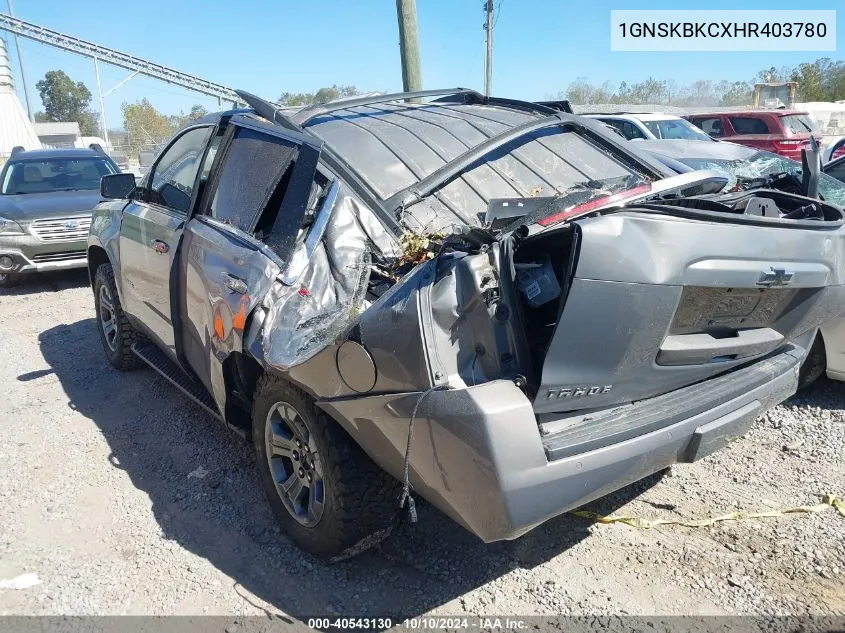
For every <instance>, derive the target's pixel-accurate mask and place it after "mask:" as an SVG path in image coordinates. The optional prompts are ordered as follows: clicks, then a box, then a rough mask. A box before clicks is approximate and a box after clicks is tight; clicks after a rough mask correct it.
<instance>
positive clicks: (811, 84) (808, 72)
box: [35, 57, 845, 150]
mask: <svg viewBox="0 0 845 633" xmlns="http://www.w3.org/2000/svg"><path fill="white" fill-rule="evenodd" d="M782 81H794V82H796V83H797V84H798V85H797V89H796V93H797V96H796V98H797V100H798V101H801V102H803V101H838V100H841V99H845V62H843V61H833V60H831V59H829V58H827V57H823V58H820V59H817V60H816V61H814V62H812V63H804V64H799V65H797V66H794V67H788V66H785V67H782V68H775V67H771V68H766V69H763V70H761V71H760V72H759V73H757V76H756V77H755V78H754V79H753V80H751V81H725V80H723V81H710V80H701V79H700V80H698V81H694V82H692V83H690V84H686V85H679V84H678V83H677V82H675V81H674V80H658V79H655V78H653V77H649V78H648V79H646V80H645V81H640V82H635V83H631V84H628V83H627V82H624V81H623V82H622V83H620V84H619V85H612V84H611V83H610V82H604V83H603V84H599V85H596V84H593V83H591V82H590V81H588V80H587V78H586V77H578V78H577V79H575V81H573V82H572V83H570V84H569V86H568V87H567V88H566V90H564V91H561V92H559V93H557V95H556V98H558V99H568V100H569V101H570V102H571V103H573V104H577V105H592V104H599V103H608V104H617V103H618V104H655V105H673V106H744V105H750V104H751V101H752V94H753V89H754V83H755V82H782ZM36 88H37V89H38V93H39V94H40V96H41V101H42V102H43V104H44V110H43V111H40V112H37V113H36V114H35V119H36V120H37V121H77V122H78V123H79V128H80V131H81V133H82V135H83V136H103V132H102V130H100V126H99V113H98V112H95V111H93V110H92V109H91V91H90V90H89V89H88V88H87V87H86V86H85V84H84V83H82V82H81V81H76V82H75V81H73V80H72V79H71V78H70V77H69V76H68V75H67V74H66V73H65V72H64V71H62V70H51V71H49V72H48V73H47V74H46V75H44V78H43V79H42V80H41V81H39V82H38V83H37V84H36ZM358 94H361V93H360V92H359V91H358V89H357V88H356V87H355V86H340V85H337V84H333V85H331V86H328V87H324V88H320V89H319V90H317V91H315V92H283V93H282V94H281V95H280V96H279V98H278V100H277V102H278V103H279V105H282V106H289V107H294V106H305V105H310V104H314V103H325V102H328V101H333V100H335V99H341V98H344V97H352V96H355V95H358ZM121 111H122V113H123V127H124V129H125V130H126V144H128V145H129V146H130V147H131V148H132V149H134V150H139V149H143V148H144V147H152V146H156V145H158V144H160V143H162V142H163V141H164V140H165V139H167V138H168V137H170V136H171V135H172V134H173V132H174V131H175V130H176V129H177V128H179V127H180V126H181V125H183V124H184V123H186V122H188V121H192V120H195V119H198V118H200V117H202V116H205V115H206V114H207V111H206V109H205V108H204V107H202V106H201V105H195V106H193V107H192V108H191V109H190V111H189V112H187V113H186V112H180V113H179V114H175V115H166V114H162V113H161V112H159V111H158V110H157V109H156V108H155V107H154V106H153V105H152V104H151V103H150V102H149V100H147V99H141V100H140V101H136V102H134V103H127V102H124V103H123V104H122V106H121Z"/></svg>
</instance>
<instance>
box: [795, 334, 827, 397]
mask: <svg viewBox="0 0 845 633" xmlns="http://www.w3.org/2000/svg"><path fill="white" fill-rule="evenodd" d="M826 369H827V353H826V352H825V349H824V340H823V339H822V335H821V333H819V334H816V339H815V340H814V341H813V346H812V347H811V348H810V352H809V354H807V358H805V359H804V362H803V363H801V369H800V371H799V372H798V391H803V390H804V389H806V388H807V387H809V386H810V385H812V384H813V383H814V382H816V380H818V379H819V377H820V376H821V375H822V374H823V373H824V372H825V370H826Z"/></svg>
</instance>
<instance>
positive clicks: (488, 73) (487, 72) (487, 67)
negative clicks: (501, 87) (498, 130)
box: [484, 0, 493, 97]
mask: <svg viewBox="0 0 845 633" xmlns="http://www.w3.org/2000/svg"><path fill="white" fill-rule="evenodd" d="M484 11H485V12H486V13H487V22H485V24H484V30H485V31H487V59H486V61H485V64H484V96H485V97H489V96H490V89H491V88H492V86H493V0H485V2H484Z"/></svg>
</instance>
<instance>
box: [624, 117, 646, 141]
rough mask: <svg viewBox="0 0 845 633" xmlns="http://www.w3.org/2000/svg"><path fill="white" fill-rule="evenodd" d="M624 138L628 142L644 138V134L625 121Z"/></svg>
mask: <svg viewBox="0 0 845 633" xmlns="http://www.w3.org/2000/svg"><path fill="white" fill-rule="evenodd" d="M625 137H626V138H627V139H628V140H631V139H635V138H645V134H643V131H642V130H641V129H640V128H638V127H637V126H636V125H634V124H633V123H631V122H630V121H625Z"/></svg>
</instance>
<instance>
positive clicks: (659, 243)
mask: <svg viewBox="0 0 845 633" xmlns="http://www.w3.org/2000/svg"><path fill="white" fill-rule="evenodd" d="M240 96H241V98H242V99H243V100H244V101H245V102H246V103H248V104H249V106H250V107H249V108H245V109H238V110H231V111H227V112H222V113H218V114H213V115H209V116H207V117H204V118H202V119H200V120H198V121H194V122H192V123H190V124H188V125H186V126H185V127H183V128H182V129H181V130H180V131H179V132H177V133H176V135H175V136H174V138H173V139H172V140H171V141H170V142H169V143H168V144H167V145H166V147H165V148H164V149H163V151H162V152H161V153H160V154H159V155H158V156H157V157H156V158H155V160H154V161H153V162H152V164H151V165H150V168H149V170H148V171H147V172H146V173H145V175H144V176H143V178H141V179H140V180H136V178H135V176H134V175H132V174H121V173H111V172H110V173H108V174H103V175H102V179H101V181H100V195H101V197H102V198H103V201H102V202H100V204H98V205H97V206H96V208H95V209H94V211H93V216H92V220H91V228H90V232H89V233H88V238H87V253H86V254H87V257H86V258H85V260H84V261H86V262H87V266H88V269H89V273H90V279H91V284H92V291H93V295H94V305H95V314H96V323H97V329H98V333H99V337H100V340H101V343H102V348H103V351H104V354H105V356H106V359H107V360H108V362H109V363H111V365H113V366H114V367H115V368H117V369H120V370H130V369H133V368H135V367H137V366H138V365H139V364H146V365H149V366H150V367H152V368H153V369H155V370H156V371H158V372H160V373H161V374H162V375H163V376H165V377H166V378H167V379H168V380H169V381H170V382H172V383H173V384H174V385H175V386H176V387H178V388H179V389H180V390H182V391H183V392H184V393H186V394H187V395H189V396H190V397H191V398H192V399H193V400H194V401H195V402H197V403H198V404H199V405H200V406H202V407H204V408H205V409H206V410H207V411H209V412H210V413H211V414H212V415H213V416H214V417H216V418H218V419H219V420H221V421H222V422H223V423H224V424H225V425H226V427H227V428H229V429H230V430H232V431H233V432H235V433H236V434H238V435H241V436H243V437H244V438H246V439H248V440H249V441H251V442H252V443H253V445H254V447H255V450H256V455H257V465H258V469H259V471H260V474H261V482H262V485H263V487H264V490H265V493H266V496H267V499H268V501H269V503H270V505H271V507H272V509H273V511H274V513H275V515H276V517H277V518H278V520H279V522H280V524H281V526H282V527H283V528H284V530H285V531H286V532H287V534H288V535H289V537H290V538H291V539H292V540H293V541H294V542H295V543H296V544H297V545H299V546H300V547H301V548H302V549H303V550H305V551H307V552H310V553H312V554H315V555H317V556H320V557H324V558H328V559H337V558H342V557H345V556H349V555H351V554H354V553H357V552H359V551H362V550H363V549H365V548H366V547H367V546H369V545H371V544H373V543H375V542H377V541H378V540H379V539H380V538H382V537H383V536H384V535H385V534H386V533H387V532H388V531H389V530H390V528H391V527H392V526H393V525H394V524H395V522H396V521H397V520H398V519H399V518H400V517H402V516H403V515H405V514H406V513H407V514H409V515H411V516H413V514H414V505H413V496H414V495H419V496H421V497H423V498H425V499H426V500H428V501H429V502H430V503H431V504H433V505H434V506H436V507H437V508H439V509H440V510H441V511H443V512H444V513H445V514H447V515H448V516H450V517H452V518H453V519H454V520H455V521H457V522H458V523H460V524H461V525H463V526H464V527H465V528H466V529H468V530H469V531H471V532H472V533H474V534H475V535H477V536H478V537H479V538H481V539H483V540H485V541H495V540H500V539H512V538H516V537H518V536H520V535H521V534H524V533H525V532H527V531H528V530H530V529H532V528H534V527H535V526H537V525H539V524H540V523H542V522H543V521H545V520H547V519H549V518H551V517H553V516H555V515H558V514H560V513H562V512H565V511H567V510H569V509H572V508H575V507H578V506H581V505H583V504H585V503H587V502H589V501H591V500H593V499H595V498H598V497H600V496H603V495H605V494H607V493H608V492H610V491H613V490H615V489H618V488H620V487H622V486H625V485H627V484H629V483H631V482H633V481H636V480H638V479H640V478H642V477H645V476H647V475H649V474H651V473H655V472H658V471H660V470H662V469H664V468H666V467H667V466H669V465H671V464H673V463H676V462H690V461H694V460H697V459H700V458H701V457H703V456H705V455H708V454H710V453H711V452H713V451H715V450H718V449H719V448H721V447H722V446H724V445H725V444H726V443H727V442H729V441H730V440H732V439H733V438H736V437H738V436H740V435H742V434H743V433H745V432H746V431H747V429H748V428H749V427H750V425H751V424H752V423H753V421H754V420H755V419H756V418H757V417H759V416H760V415H761V414H762V413H764V412H765V411H766V410H767V409H768V408H770V407H772V406H774V405H775V404H777V403H779V402H781V401H782V400H784V399H785V398H788V397H789V396H790V395H792V394H793V393H794V392H795V390H796V388H797V387H798V385H799V380H804V378H803V376H804V375H805V374H806V371H807V370H804V373H803V374H802V363H803V364H804V366H805V367H806V366H807V360H806V359H807V358H808V354H810V353H811V351H810V350H811V348H813V346H814V342H815V341H816V340H817V339H816V332H817V331H818V328H819V326H822V325H823V324H825V323H827V322H829V321H830V320H831V319H832V318H834V317H835V316H837V315H838V314H839V313H840V312H841V311H842V305H843V299H845V270H842V269H841V262H842V261H843V258H845V227H843V224H845V212H843V209H842V207H841V206H840V205H841V203H840V202H839V199H838V198H835V196H834V195H832V194H829V193H828V190H827V189H825V188H824V187H831V186H833V185H831V183H830V182H828V180H827V179H826V178H823V177H822V176H821V175H820V174H819V164H818V162H817V161H816V162H813V161H812V160H811V159H813V158H816V159H817V157H818V154H817V153H815V152H809V153H805V154H802V158H803V159H804V161H805V165H804V167H803V169H802V170H801V171H800V173H799V172H798V171H796V168H794V167H793V166H792V165H791V164H790V166H789V167H788V168H784V173H781V172H780V171H778V169H774V170H773V171H772V172H768V171H767V172H765V173H761V174H759V175H753V176H752V175H746V174H745V173H744V172H740V171H739V170H734V172H731V170H730V169H726V168H725V165H724V164H721V163H719V164H717V161H718V160H720V159H718V158H715V157H712V156H711V155H709V154H706V155H705V156H704V158H705V159H706V160H710V161H711V162H712V163H713V164H712V165H710V164H709V163H708V164H705V165H701V166H697V167H691V166H690V165H686V164H685V163H684V162H683V161H684V160H688V162H689V161H692V158H691V157H688V156H685V155H682V154H680V153H676V155H675V156H670V155H669V154H671V152H667V151H664V150H654V148H653V147H652V146H651V145H650V144H654V147H657V146H658V145H657V144H665V143H673V142H674V143H684V142H689V143H697V144H699V146H702V147H703V146H708V147H709V146H718V147H721V146H726V147H735V146H731V145H729V144H727V143H715V142H713V141H712V139H709V138H702V140H693V141H671V140H646V141H637V142H628V141H626V140H625V138H623V137H622V136H620V134H619V133H618V132H620V131H622V130H623V129H627V128H626V127H624V126H617V125H614V124H613V123H612V122H607V121H597V120H595V119H594V118H590V117H580V116H575V115H572V114H569V113H567V112H565V111H562V110H563V109H562V108H555V107H550V106H549V105H542V104H536V103H530V102H525V101H519V100H510V99H495V98H487V97H484V96H482V95H480V94H478V93H476V92H474V91H472V90H465V89H454V90H442V91H426V92H420V93H403V94H392V95H375V96H368V97H361V98H353V99H347V100H343V101H338V102H333V103H329V104H321V105H314V106H307V107H304V108H301V109H286V110H279V109H277V108H276V107H274V106H273V105H272V104H270V103H268V102H266V101H264V100H262V99H260V98H258V97H255V96H254V95H251V94H248V93H240ZM638 116H640V115H638ZM678 121H681V122H680V123H679V122H678ZM640 123H641V124H642V125H643V126H644V128H645V129H647V130H648V131H649V133H650V134H651V136H653V137H655V138H658V139H663V138H674V137H673V135H675V134H679V135H682V134H691V135H692V136H693V137H696V136H699V137H703V136H704V135H703V133H699V132H696V131H695V129H694V128H692V126H690V125H689V123H687V122H685V121H683V120H682V119H672V118H663V119H661V118H659V117H658V118H652V119H650V120H649V119H648V117H645V118H644V119H643V120H642V121H640ZM650 124H651V125H650ZM632 125H633V124H632ZM608 126H611V127H608ZM611 128H612V129H611ZM683 138H686V137H683ZM660 147H663V146H662V145H661V146H660ZM749 151H751V150H749ZM751 158H752V157H747V158H742V159H736V160H737V161H739V162H743V161H745V162H754V161H753V160H751ZM775 158H776V159H777V160H781V161H783V159H782V158H779V157H775ZM727 160H728V162H729V163H730V160H732V159H727ZM796 165H797V163H796ZM115 171H116V170H115ZM50 173H52V172H50ZM41 175H42V179H43V178H44V177H45V176H44V174H43V173H42V174H41ZM3 178H4V180H3V182H4V183H5V182H6V180H5V178H6V176H5V175H4V176H3ZM32 179H35V176H32ZM837 186H839V185H837ZM840 188H841V187H840ZM10 191H12V192H16V191H18V190H17V189H15V188H14V187H12V189H11V190H10ZM10 195H12V196H15V195H18V196H20V197H24V196H27V195H37V194H35V193H34V192H30V193H12V194H10ZM4 217H5V216H4ZM10 221H11V222H14V223H15V224H17V223H18V222H17V220H11V219H10ZM12 228H13V229H14V227H12ZM20 228H21V229H23V226H21V227H20ZM0 244H4V245H5V244H6V242H3V241H0ZM4 247H5V246H4Z"/></svg>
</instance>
